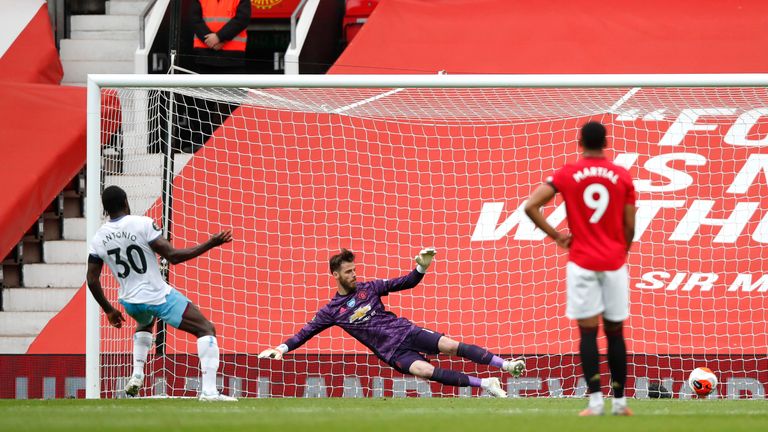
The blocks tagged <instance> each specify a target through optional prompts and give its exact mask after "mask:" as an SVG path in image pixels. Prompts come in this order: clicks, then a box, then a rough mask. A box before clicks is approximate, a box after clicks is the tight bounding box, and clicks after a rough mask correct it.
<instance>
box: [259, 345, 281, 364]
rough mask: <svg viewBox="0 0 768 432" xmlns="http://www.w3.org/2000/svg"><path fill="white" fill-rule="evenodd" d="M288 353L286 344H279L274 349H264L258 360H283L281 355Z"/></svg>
mask: <svg viewBox="0 0 768 432" xmlns="http://www.w3.org/2000/svg"><path fill="white" fill-rule="evenodd" d="M287 352H288V345H286V344H280V345H278V346H276V347H274V348H270V349H265V350H264V351H262V352H261V353H259V358H271V359H275V360H280V359H282V358H283V354H285V353H287Z"/></svg>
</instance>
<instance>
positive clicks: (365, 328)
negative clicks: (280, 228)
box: [259, 248, 525, 397]
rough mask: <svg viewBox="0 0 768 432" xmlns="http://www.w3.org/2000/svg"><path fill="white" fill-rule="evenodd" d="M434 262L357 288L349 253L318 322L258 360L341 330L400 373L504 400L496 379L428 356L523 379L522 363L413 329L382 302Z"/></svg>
mask: <svg viewBox="0 0 768 432" xmlns="http://www.w3.org/2000/svg"><path fill="white" fill-rule="evenodd" d="M434 256H435V249H432V248H427V249H424V250H422V251H421V252H420V253H419V255H417V256H416V258H415V260H416V264H417V266H416V268H415V269H414V270H413V271H411V272H410V273H409V274H407V275H405V276H402V277H399V278H396V279H389V280H381V279H380V280H374V281H370V282H360V283H358V282H357V276H356V274H355V255H354V254H353V253H352V252H351V251H348V250H346V249H342V250H341V253H340V254H338V255H334V256H332V257H331V259H330V270H331V274H332V275H333V277H334V278H335V279H336V285H337V292H336V295H334V296H333V298H332V299H331V301H330V302H329V303H328V304H326V305H325V306H323V307H322V308H320V310H319V311H317V314H315V317H314V318H313V319H312V320H311V321H310V322H309V323H307V324H306V325H305V326H304V328H302V329H301V330H300V331H299V332H298V333H296V335H294V336H293V337H291V338H290V339H288V340H287V341H285V343H283V344H281V345H279V346H277V347H275V348H271V349H267V350H264V351H262V352H261V354H259V358H273V359H278V360H279V359H281V358H282V357H283V354H285V353H287V352H288V351H293V350H295V349H296V348H298V347H300V346H301V345H303V344H304V343H305V342H307V341H308V340H309V339H311V338H312V337H314V336H315V335H317V334H318V333H320V332H321V331H323V330H325V329H327V328H328V327H331V326H334V325H337V326H339V327H341V328H342V329H343V330H344V331H345V332H347V333H349V334H350V335H351V336H352V337H353V338H355V339H357V340H358V341H359V342H360V343H362V344H363V345H365V346H366V347H368V349H370V350H371V351H372V352H373V353H374V354H376V356H377V357H378V358H379V359H381V360H382V361H383V362H385V363H387V364H388V365H389V366H391V367H393V368H394V369H395V370H397V371H398V372H400V373H404V374H410V375H414V376H417V377H420V378H425V379H428V380H432V381H437V382H439V383H442V384H445V385H451V386H458V387H467V386H470V387H481V388H482V389H484V390H485V391H486V392H488V393H489V394H491V395H493V396H495V397H506V396H507V392H506V391H504V389H503V388H502V387H501V383H500V381H499V379H498V378H482V379H481V378H477V377H474V376H469V375H466V374H463V373H461V372H457V371H454V370H450V369H441V368H437V367H435V366H433V365H432V364H431V363H430V362H429V361H428V360H427V359H426V358H425V357H424V354H438V353H443V354H448V355H458V356H459V357H464V358H466V359H468V360H471V361H473V362H475V363H478V364H483V365H489V366H492V367H497V368H499V369H501V370H504V371H507V372H509V373H511V374H512V375H513V376H516V377H517V376H520V375H521V374H522V373H523V372H525V361H524V360H523V359H512V360H504V359H502V358H500V357H498V356H496V355H494V354H492V353H490V352H488V351H487V350H485V349H483V348H481V347H479V346H476V345H469V344H465V343H461V342H458V341H455V340H453V339H451V338H449V337H446V336H444V335H442V334H440V333H437V332H434V331H432V330H427V329H425V328H421V327H419V326H417V325H414V324H413V323H412V322H410V321H409V320H407V319H405V318H399V317H397V316H396V315H395V314H394V313H392V312H389V311H387V310H386V309H385V308H384V304H383V303H382V301H381V297H383V296H386V295H389V294H390V293H393V292H397V291H402V290H406V289H409V288H413V287H415V286H416V285H417V284H418V283H419V282H421V279H422V278H423V277H424V273H426V271H427V268H429V265H430V264H431V263H432V258H433V257H434Z"/></svg>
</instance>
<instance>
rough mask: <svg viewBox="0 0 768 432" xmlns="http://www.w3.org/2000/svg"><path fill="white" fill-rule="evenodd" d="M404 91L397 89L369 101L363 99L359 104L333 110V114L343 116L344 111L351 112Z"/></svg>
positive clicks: (370, 98)
mask: <svg viewBox="0 0 768 432" xmlns="http://www.w3.org/2000/svg"><path fill="white" fill-rule="evenodd" d="M403 90H404V89H403V88H396V89H393V90H390V91H386V92H384V93H382V94H380V95H376V96H373V97H369V98H368V99H363V100H361V101H359V102H355V103H353V104H349V105H347V106H343V107H341V108H336V109H335V110H333V111H331V112H332V113H334V114H341V113H343V112H344V111H347V110H351V109H352V108H357V107H359V106H361V105H365V104H367V103H371V102H373V101H377V100H379V99H381V98H385V97H387V96H389V95H393V94H395V93H398V92H400V91H403Z"/></svg>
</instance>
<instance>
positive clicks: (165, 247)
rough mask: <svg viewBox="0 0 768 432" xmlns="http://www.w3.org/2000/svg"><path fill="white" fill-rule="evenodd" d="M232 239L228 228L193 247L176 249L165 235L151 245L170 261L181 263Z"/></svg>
mask: <svg viewBox="0 0 768 432" xmlns="http://www.w3.org/2000/svg"><path fill="white" fill-rule="evenodd" d="M231 241H232V230H226V231H222V232H220V233H218V234H214V235H212V236H211V238H210V239H208V241H206V242H203V243H200V244H199V245H197V246H193V247H191V248H185V249H176V248H174V247H173V246H172V245H171V243H170V242H169V241H168V240H166V239H165V238H164V237H158V238H157V239H156V240H154V241H152V243H150V247H152V250H153V251H155V253H157V254H158V255H160V256H161V257H163V258H165V259H167V260H168V262H169V263H171V264H179V263H183V262H184V261H187V260H191V259H192V258H195V257H198V256H200V255H202V254H204V253H206V252H208V251H209V250H211V249H213V248H215V247H216V246H221V245H223V244H224V243H229V242H231Z"/></svg>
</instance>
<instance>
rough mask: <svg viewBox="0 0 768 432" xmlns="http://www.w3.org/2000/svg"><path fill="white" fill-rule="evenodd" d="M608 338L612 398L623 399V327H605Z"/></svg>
mask: <svg viewBox="0 0 768 432" xmlns="http://www.w3.org/2000/svg"><path fill="white" fill-rule="evenodd" d="M605 336H606V338H608V367H609V368H610V369H611V388H612V389H613V397H615V398H622V397H624V383H625V382H626V381H627V345H626V344H625V343H624V327H623V326H622V324H621V323H611V324H609V325H606V326H605Z"/></svg>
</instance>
